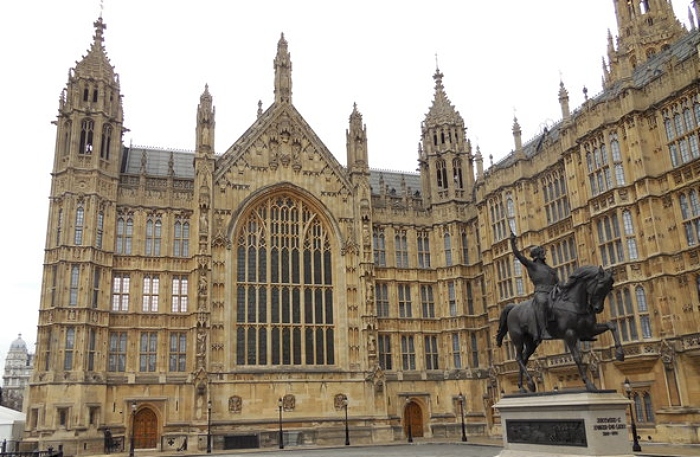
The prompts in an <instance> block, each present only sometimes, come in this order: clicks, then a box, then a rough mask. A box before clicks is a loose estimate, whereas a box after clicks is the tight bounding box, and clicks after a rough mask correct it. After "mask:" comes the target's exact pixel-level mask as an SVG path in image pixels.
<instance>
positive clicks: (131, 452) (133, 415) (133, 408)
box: [129, 402, 136, 457]
mask: <svg viewBox="0 0 700 457" xmlns="http://www.w3.org/2000/svg"><path fill="white" fill-rule="evenodd" d="M135 425H136V402H132V403H131V439H130V440H129V457H134V432H135V430H134V429H135Z"/></svg>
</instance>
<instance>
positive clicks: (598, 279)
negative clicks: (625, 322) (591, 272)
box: [586, 267, 614, 314]
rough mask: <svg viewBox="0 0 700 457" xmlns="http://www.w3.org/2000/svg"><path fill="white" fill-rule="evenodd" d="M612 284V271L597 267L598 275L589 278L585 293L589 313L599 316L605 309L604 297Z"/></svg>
mask: <svg viewBox="0 0 700 457" xmlns="http://www.w3.org/2000/svg"><path fill="white" fill-rule="evenodd" d="M613 282H614V278H613V272H612V270H603V267H598V273H597V274H596V275H595V276H594V277H593V278H591V280H590V282H589V283H588V287H587V288H586V291H587V292H588V303H589V306H590V307H591V311H593V312H594V313H595V314H600V313H602V312H603V309H604V308H605V297H607V296H608V294H609V293H610V291H611V290H612V285H613Z"/></svg>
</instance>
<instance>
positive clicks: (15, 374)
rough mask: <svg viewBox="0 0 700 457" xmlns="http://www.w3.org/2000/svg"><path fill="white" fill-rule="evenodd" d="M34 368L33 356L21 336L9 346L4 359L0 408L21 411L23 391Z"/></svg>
mask: <svg viewBox="0 0 700 457" xmlns="http://www.w3.org/2000/svg"><path fill="white" fill-rule="evenodd" d="M33 367H34V354H31V353H30V352H29V351H28V350H27V343H26V342H25V341H24V340H23V339H22V334H19V335H17V339H16V340H14V341H13V342H12V344H11V345H10V350H9V351H8V352H7V358H5V374H4V375H3V377H2V406H7V407H8V408H12V409H15V410H17V411H22V403H23V401H24V389H25V387H27V384H28V383H29V376H30V375H31V373H32V368H33Z"/></svg>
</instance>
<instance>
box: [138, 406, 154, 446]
mask: <svg viewBox="0 0 700 457" xmlns="http://www.w3.org/2000/svg"><path fill="white" fill-rule="evenodd" d="M133 433H134V449H156V448H157V447H158V418H157V417H156V413H154V412H153V410H152V409H150V408H143V409H141V410H139V411H137V412H136V415H135V416H134V429H133Z"/></svg>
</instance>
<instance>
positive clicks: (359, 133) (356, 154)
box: [345, 103, 369, 175]
mask: <svg viewBox="0 0 700 457" xmlns="http://www.w3.org/2000/svg"><path fill="white" fill-rule="evenodd" d="M345 138H346V147H347V154H348V173H350V175H352V174H354V173H368V172H369V163H368V160H367V127H366V126H365V125H364V124H363V123H362V114H360V112H359V111H357V103H355V104H353V107H352V113H351V114H350V126H349V128H348V130H346V131H345Z"/></svg>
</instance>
